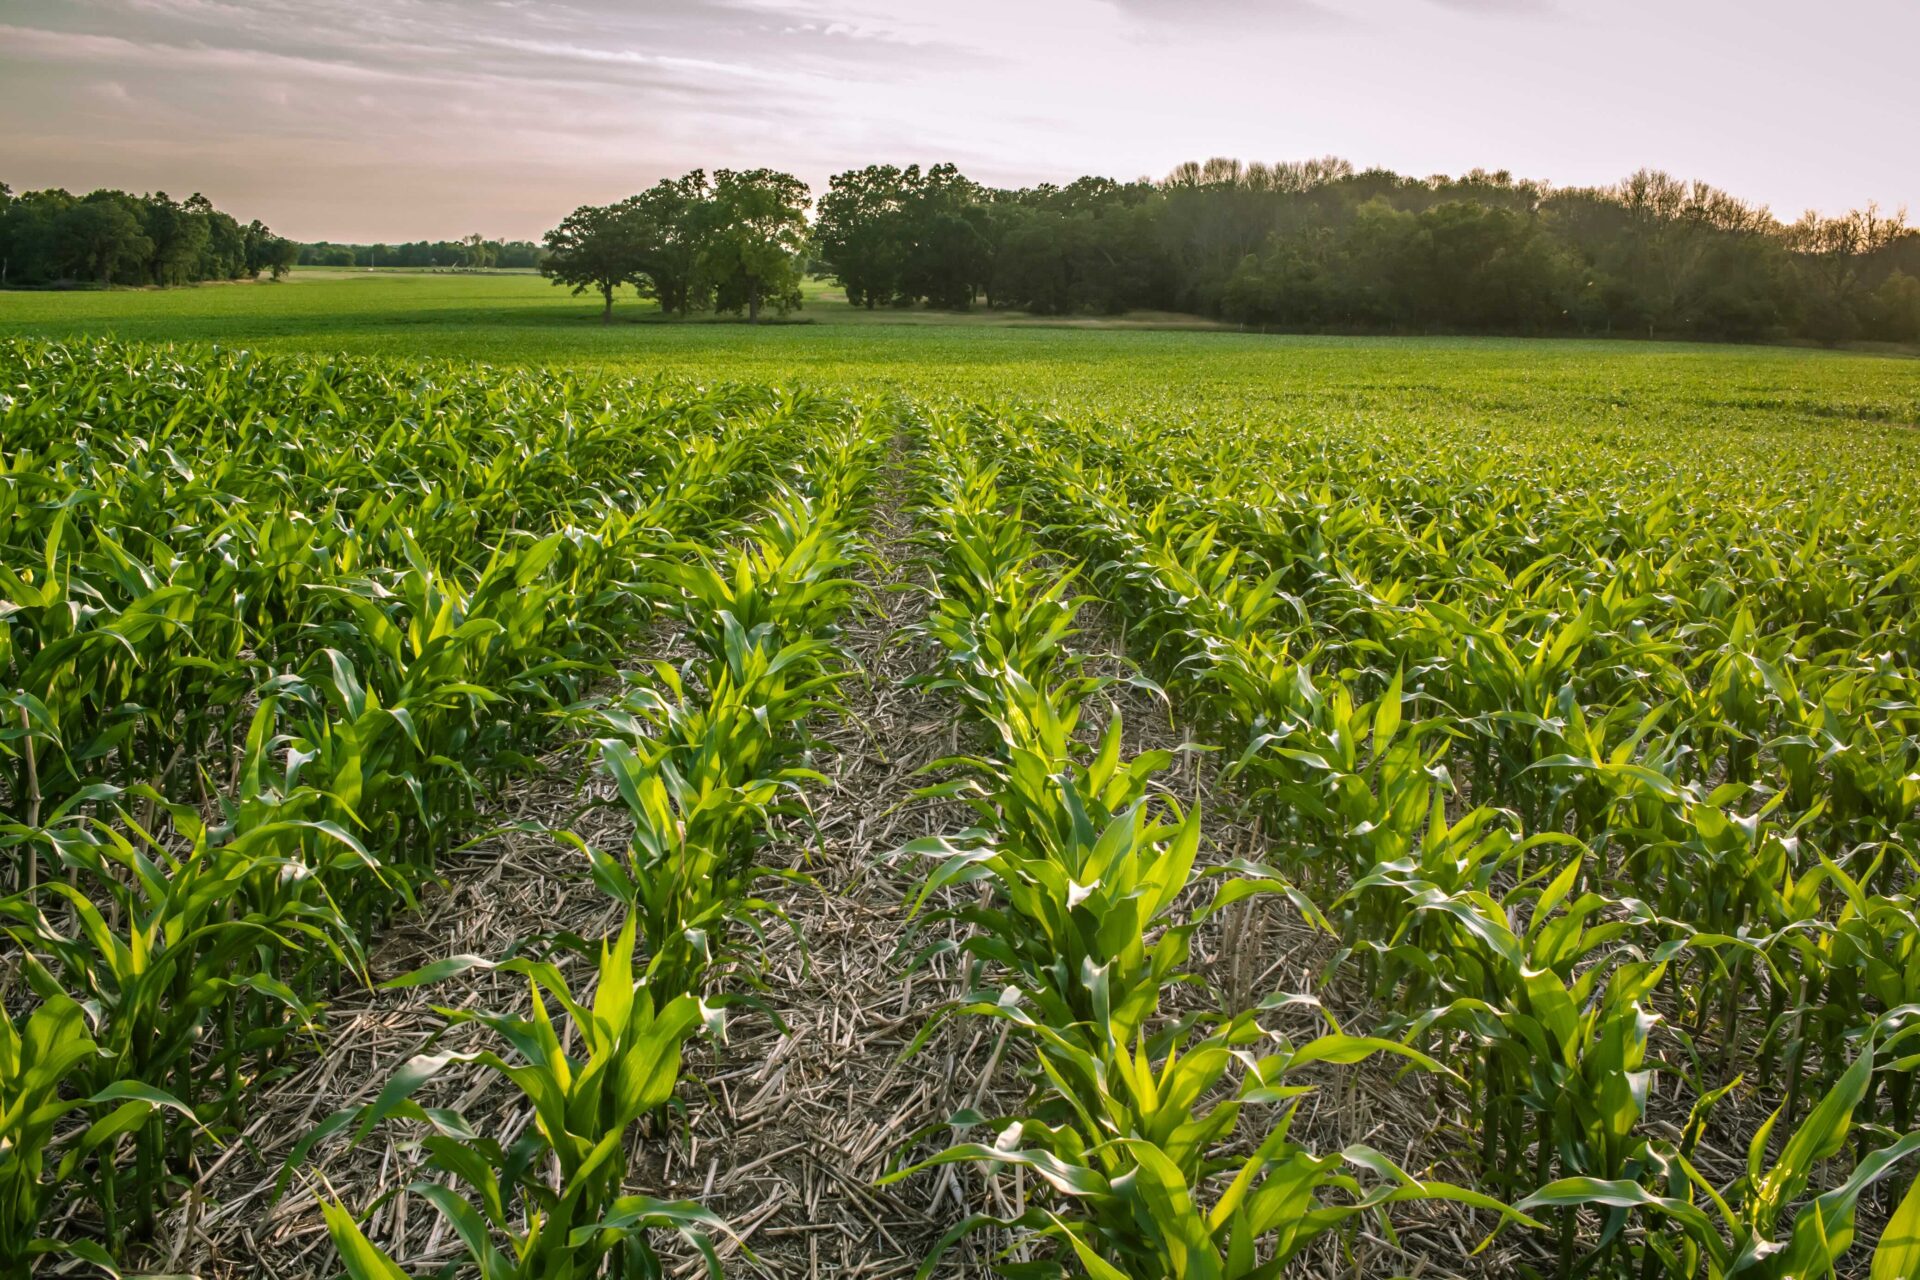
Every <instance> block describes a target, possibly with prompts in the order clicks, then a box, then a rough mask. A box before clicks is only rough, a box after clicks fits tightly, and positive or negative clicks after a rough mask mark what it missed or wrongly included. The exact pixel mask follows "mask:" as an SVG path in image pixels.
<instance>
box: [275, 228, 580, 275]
mask: <svg viewBox="0 0 1920 1280" xmlns="http://www.w3.org/2000/svg"><path fill="white" fill-rule="evenodd" d="M542 256H543V250H542V249H541V248H540V246H539V245H538V244H535V243H534V242H533V241H531V240H490V239H488V238H487V237H485V236H482V235H479V234H474V235H470V236H465V237H463V238H461V239H459V240H414V241H410V242H408V243H406V244H336V243H335V242H333V241H331V240H316V241H314V242H313V243H311V244H303V245H301V246H300V265H301V266H303V267H437V268H458V269H461V270H466V271H475V270H481V269H485V268H489V267H491V268H528V267H537V266H539V265H540V259H541V257H542Z"/></svg>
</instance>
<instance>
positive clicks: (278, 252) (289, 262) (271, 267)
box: [266, 236, 300, 280]
mask: <svg viewBox="0 0 1920 1280" xmlns="http://www.w3.org/2000/svg"><path fill="white" fill-rule="evenodd" d="M266 253H267V271H268V272H269V274H270V275H271V276H272V278H273V279H275V280H279V279H280V278H281V277H283V276H285V275H286V274H287V272H289V271H291V270H293V268H294V267H295V265H297V264H298V263H299V261H300V244H299V242H298V241H295V240H286V239H282V238H281V237H279V236H270V237H268V239H267V245H266Z"/></svg>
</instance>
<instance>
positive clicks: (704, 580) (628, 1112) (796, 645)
mask: <svg viewBox="0 0 1920 1280" xmlns="http://www.w3.org/2000/svg"><path fill="white" fill-rule="evenodd" d="M874 447H875V442H874V439H873V437H872V436H870V435H861V434H857V433H855V432H852V431H849V432H847V433H846V434H844V435H827V436H825V437H822V438H821V439H818V440H816V441H815V442H814V443H812V444H811V445H810V446H809V447H808V449H807V450H806V451H805V453H804V456H803V458H802V459H801V461H800V462H799V463H798V464H797V466H796V476H795V483H794V484H793V485H792V486H791V487H783V488H782V489H781V490H780V491H779V492H778V493H777V494H776V496H775V498H774V499H773V501H772V502H771V503H770V509H769V512H768V514H767V515H766V517H765V518H764V519H762V520H761V521H759V522H758V523H756V524H755V525H754V526H752V528H751V529H750V530H749V531H748V534H747V536H746V538H745V539H744V540H743V541H741V542H740V543H738V544H737V545H734V546H732V547H731V548H729V549H728V550H726V551H725V552H722V553H719V554H716V555H704V554H703V555H697V556H696V557H695V558H694V559H692V560H691V561H689V562H685V563H682V564H678V565H675V566H672V567H670V568H666V569H665V570H664V571H663V573H662V576H661V581H662V584H663V586H664V587H665V588H666V590H667V592H668V598H669V600H670V601H671V604H670V606H669V607H670V608H672V609H673V611H674V612H675V613H676V614H677V615H678V617H679V618H680V620H681V621H682V622H683V623H684V624H685V627H686V636H687V638H688V640H689V641H690V642H691V644H692V645H693V647H694V648H695V650H696V651H697V657H696V658H695V659H693V660H692V661H691V662H690V663H689V664H688V666H687V668H686V669H685V670H677V669H675V668H673V667H671V666H668V665H666V664H664V663H662V664H658V665H656V667H655V668H654V669H653V670H652V671H651V672H649V673H645V674H644V675H640V676H636V677H632V678H630V680H629V686H628V688H627V689H626V690H625V691H624V692H623V693H622V694H620V695H619V696H618V697H616V698H614V699H612V700H610V701H607V702H604V703H602V704H598V705H593V706H590V707H584V708H576V709H575V711H574V713H573V715H574V717H575V719H576V721H577V722H578V723H580V724H581V725H582V727H583V728H587V729H589V730H591V731H592V732H593V733H595V734H596V735H598V737H597V741H598V749H599V753H600V763H601V767H602V768H603V770H604V771H605V772H606V773H607V774H608V775H609V776H610V778H611V781H612V782H613V784H614V787H615V790H616V791H617V793H618V795H619V796H620V798H621V800H622V801H623V802H624V805H625V808H626V811H627V813H628V815H629V816H630V818H631V819H632V824H633V835H632V838H631V840H630V842H629V843H628V846H627V848H626V849H625V850H624V851H623V852H622V853H618V854H616V853H612V852H609V851H607V850H603V849H599V848H595V847H593V846H591V845H588V844H586V843H584V842H581V846H580V847H581V849H582V851H583V852H584V853H585V855H586V856H587V858H588V859H589V861H590V864H591V868H592V876H593V880H594V883H595V884H596V885H598V886H599V888H600V889H601V890H603V891H604V892H605V893H607V894H608V895H609V896H610V897H611V898H613V899H614V900H615V901H616V902H618V903H620V904H621V905H622V906H623V907H624V909H625V911H624V923H623V924H622V926H621V928H620V930H619V932H618V933H617V934H616V935H614V936H612V937H608V938H603V939H598V940H596V941H595V942H594V943H593V944H589V943H586V942H580V941H576V942H575V943H573V944H572V945H573V947H574V949H575V950H578V951H580V952H582V953H583V954H584V955H585V956H586V957H587V958H588V959H590V960H592V961H594V965H593V975H592V979H591V983H592V992H591V995H590V996H588V995H586V994H585V993H583V992H581V991H580V990H579V986H578V984H577V983H569V981H568V979H567V977H566V975H565V973H564V972H563V970H562V967H561V965H560V964H558V963H554V962H553V961H551V960H545V959H531V958H522V957H516V958H513V959H510V960H507V961H504V962H501V963H499V964H496V963H495V962H493V961H492V960H489V959H487V958H485V957H481V956H471V955H463V956H451V957H447V958H446V959H443V960H440V961H437V962H435V963H433V964H430V965H428V966H427V967H425V968H424V969H421V970H419V971H417V972H415V973H412V974H408V975H405V976H403V977H400V978H396V979H394V980H392V981H391V982H389V983H387V984H385V985H386V986H388V987H409V986H416V985H420V984H424V983H430V982H431V983H440V982H446V981H449V980H451V979H454V978H457V977H459V976H460V975H462V974H466V973H469V972H472V971H474V970H479V969H498V970H501V971H504V972H508V973H513V974H517V975H520V976H522V977H524V978H525V980H526V982H527V986H528V996H529V1005H530V1014H522V1013H520V1012H518V1011H512V1012H499V1013H487V1012H475V1011H473V1010H471V1009H465V1008H444V1009H441V1010H440V1013H441V1014H442V1015H443V1016H444V1017H445V1018H446V1020H447V1022H448V1025H450V1026H452V1025H459V1024H462V1023H478V1024H480V1025H481V1026H482V1027H483V1028H484V1029H485V1030H487V1031H489V1032H491V1033H492V1036H493V1038H494V1039H495V1040H497V1041H498V1042H499V1043H500V1044H501V1048H500V1049H499V1050H495V1049H479V1050H472V1051H464V1052H439V1053H428V1054H422V1055H419V1056H416V1057H415V1058H413V1059H411V1060H410V1061H409V1062H407V1063H406V1064H404V1065H403V1066H402V1067H401V1068H400V1069H399V1070H398V1071H397V1072H396V1073H395V1075H394V1076H393V1078H392V1080H391V1081H389V1083H388V1084H387V1086H386V1087H385V1088H384V1089H383V1090H382V1091H381V1093H380V1096H379V1097H378V1098H377V1099H376V1100H375V1101H374V1102H373V1103H370V1104H368V1105H367V1106H365V1107H359V1108H352V1109H349V1110H346V1111H341V1112H337V1113H335V1114H334V1115H333V1116H332V1117H330V1118H329V1119H328V1120H326V1121H325V1122H324V1123H322V1124H321V1125H320V1126H319V1128H318V1129H316V1130H315V1131H314V1133H313V1134H312V1135H310V1136H309V1137H308V1138H307V1139H306V1140H305V1141H303V1142H302V1143H301V1145H300V1146H299V1147H298V1148H297V1149H296V1150H295V1152H294V1153H293V1155H292V1156H291V1157H290V1158H289V1161H288V1171H289V1172H291V1171H292V1170H293V1169H295V1168H296V1167H297V1166H298V1165H299V1164H300V1163H301V1161H302V1160H303V1159H304V1158H305V1156H306V1154H307V1153H308V1151H310V1150H311V1149H312V1147H313V1145H314V1144H315V1143H318V1142H320V1141H322V1140H324V1139H326V1138H328V1137H329V1136H331V1135H332V1134H334V1133H337V1132H340V1131H343V1130H345V1131H349V1133H350V1137H351V1140H352V1141H354V1142H358V1141H360V1140H362V1139H364V1138H365V1137H366V1136H367V1135H368V1134H369V1133H370V1132H372V1131H373V1130H374V1128H375V1127H376V1126H377V1125H380V1124H382V1123H386V1122H393V1121H410V1122H414V1123H415V1124H418V1125H420V1126H422V1127H423V1130H424V1133H425V1136H424V1137H423V1138H422V1139H421V1140H420V1146H421V1149H422V1150H423V1152H424V1153H425V1159H424V1161H423V1163H422V1165H421V1167H420V1168H419V1169H418V1170H417V1173H418V1180H416V1181H414V1182H413V1183H411V1184H410V1185H409V1187H408V1188H407V1190H408V1192H409V1193H410V1194H414V1195H418V1196H420V1197H422V1198H423V1199H425V1200H427V1201H428V1202H429V1203H430V1204H432V1205H433V1207H434V1208H435V1209H436V1210H437V1211H438V1212H439V1213H440V1215H441V1216H442V1217H443V1218H444V1219H445V1221H446V1224H447V1225H448V1227H449V1228H450V1229H451V1231H452V1234H453V1235H454V1236H455V1238H457V1239H458V1241H459V1242H460V1245H461V1247H462V1250H463V1252H464V1253H465V1255H466V1261H467V1262H469V1263H470V1264H471V1265H473V1266H474V1267H475V1268H476V1269H477V1271H478V1273H479V1275H480V1276H481V1277H483V1280H570V1278H573V1277H588V1276H612V1277H655V1276H659V1275H661V1274H662V1270H661V1267H662V1263H661V1259H660V1257H659V1255H658V1254H657V1253H656V1252H655V1249H654V1246H653V1243H652V1240H651V1238H650V1236H651V1233H653V1232H655V1231H658V1230H672V1231H675V1232H677V1233H679V1234H680V1235H681V1236H683V1237H684V1238H685V1239H686V1240H687V1241H688V1242H689V1243H690V1244H691V1245H692V1246H693V1247H694V1248H695V1249H697V1250H698V1251H699V1252H700V1253H701V1255H702V1256H703V1257H704V1258H705V1260H706V1263H707V1266H708V1269H709V1272H710V1273H712V1274H718V1271H719V1260H718V1257H717V1254H716V1252H715V1249H714V1245H713V1241H712V1238H711V1237H712V1234H713V1233H714V1232H715V1231H724V1230H725V1229H726V1228H725V1224H723V1223H722V1222H720V1221H719V1220H718V1219H716V1218H714V1217H713V1216H712V1215H711V1214H710V1213H708V1212H706V1211H705V1210H704V1209H702V1208H701V1207H699V1206H698V1205H696V1204H694V1203H691V1202H688V1201H674V1202H665V1201H661V1200H658V1199H655V1198H653V1197H650V1196H645V1195H631V1194H627V1193H626V1192H625V1188H624V1179H625V1175H626V1172H627V1170H628V1169H629V1168H630V1167H631V1165H632V1164H633V1161H634V1158H635V1155H636V1154H637V1150H638V1147H639V1144H640V1142H641V1140H642V1137H643V1136H644V1134H645V1132H646V1129H647V1126H648V1125H649V1124H650V1123H655V1122H656V1121H655V1118H656V1117H657V1116H658V1114H659V1113H660V1112H661V1111H662V1109H663V1108H664V1107H666V1106H667V1105H668V1104H669V1103H670V1102H671V1100H672V1099H673V1097H674V1091H675V1086H676V1085H677V1083H678V1081H679V1077H680V1073H681V1066H682V1054H683V1050H684V1048H685V1046H686V1045H687V1043H688V1042H689V1040H691V1039H692V1038H693V1037H695V1036H698V1035H701V1034H715V1035H718V1034H721V1033H722V1031H723V1027H724V1013H725V1010H726V1008H727V1007H728V1006H729V1005H732V1004H737V1003H742V1002H744V1003H747V1004H758V1003H759V999H758V996H757V995H756V994H755V992H756V990H757V988H758V986H759V983H758V980H757V972H758V968H759V965H758V963H757V961H756V959H755V957H754V956H753V954H752V948H753V947H754V945H755V942H756V940H757V939H759V938H762V937H764V935H765V930H766V928H767V927H768V926H769V925H770V924H772V923H774V921H773V920H772V919H771V917H774V916H777V915H778V914H779V913H778V909H777V908H776V907H774V906H773V905H772V904H771V903H769V902H768V901H766V900H765V899H763V898H761V897H759V896H758V888H759V886H760V884H761V883H762V882H763V881H765V880H767V879H768V878H770V877H774V876H789V877H791V876H796V875H797V874H798V873H795V872H791V871H785V870H775V869H773V868H772V867H770V866H768V865H766V864H764V863H763V862H762V860H761V856H760V855H761V854H762V852H763V849H764V847H765V845H766V843H767V842H768V840H769V839H771V838H772V837H773V836H774V835H775V834H776V832H777V831H778V830H779V829H780V825H781V820H782V819H785V818H791V817H795V816H800V815H803V814H804V812H805V809H806V794H805V793H806V789H807V787H808V786H809V785H810V784H811V783H813V782H816V781H822V780H823V779H821V778H820V776H819V775H818V774H816V773H814V772H813V771H812V770H811V769H810V768H808V767H807V765H806V757H807V754H808V752H809V750H810V748H811V745H812V744H811V741H810V739H809V738H808V736H807V733H806V724H807V722H808V720H809V719H810V718H812V717H813V716H814V715H816V714H817V713H819V712H821V711H823V710H825V709H827V708H829V707H831V706H832V705H833V699H834V696H835V693H836V690H837V688H838V686H839V683H840V681H841V679H842V677H843V675H844V674H845V670H844V664H843V662H842V660H841V659H840V657H839V654H838V651H837V650H836V649H835V647H834V646H833V644H832V641H831V638H830V637H831V632H832V628H833V624H834V623H835V621H836V620H837V619H838V618H839V616H840V615H841V614H842V613H843V612H844V611H845V610H846V609H847V608H848V606H849V605H850V603H851V600H852V593H853V587H854V584H853V582H852V581H851V580H850V579H848V578H846V577H844V576H843V574H844V571H845V570H846V569H847V568H848V567H849V565H850V564H851V560H850V558H849V556H850V552H851V549H852V548H851V540H852V537H853V534H854V529H855V527H856V526H857V524H858V522H859V520H860V518H861V515H862V510H863V504H864V499H863V497H862V495H863V493H864V492H865V490H866V489H867V487H868V481H869V479H870V476H871V470H872V454H873V452H874ZM641 957H644V961H642V960H641ZM726 979H731V980H732V981H731V984H728V983H727V982H726V981H725V980H726ZM742 988H744V990H742ZM548 1001H552V1002H553V1003H554V1004H555V1005H556V1006H557V1007H558V1008H559V1010H560V1011H561V1013H562V1015H563V1018H562V1021H561V1025H560V1027H559V1028H557V1029H556V1027H555V1025H554V1020H553V1018H552V1016H551V1014H550V1011H549V1008H548ZM470 1064H478V1065H479V1066H480V1067H482V1068H484V1069H485V1070H487V1071H488V1072H491V1073H494V1074H496V1075H497V1076H498V1077H499V1078H500V1079H501V1080H502V1081H503V1082H504V1083H505V1084H506V1085H508V1086H509V1087H510V1088H512V1089H513V1090H515V1091H517V1093H518V1094H519V1095H520V1100H521V1102H522V1103H523V1104H524V1106H525V1108H526V1109H530V1110H531V1112H532V1116H533V1122H532V1124H531V1125H528V1126H526V1127H525V1129H524V1130H521V1131H520V1132H519V1134H518V1136H513V1135H500V1136H496V1135H490V1134H486V1133H482V1132H480V1131H478V1130H476V1128H475V1127H474V1126H473V1125H472V1124H471V1123H469V1122H468V1120H467V1119H466V1118H465V1117H464V1116H462V1115H461V1114H460V1113H459V1112H458V1111H455V1110H452V1109H449V1108H445V1107H431V1106H423V1105H421V1104H420V1103H419V1102H418V1101H416V1100H415V1094H416V1093H418V1092H419V1091H421V1090H422V1089H424V1088H428V1087H429V1086H431V1084H432V1082H433V1081H434V1080H435V1079H436V1078H437V1077H438V1076H440V1075H441V1074H442V1073H443V1072H445V1071H447V1069H448V1068H449V1067H454V1066H465V1065H470ZM324 1208H325V1212H326V1215H327V1221H328V1227H329V1229H330V1231H331V1232H332V1235H333V1239H334V1242H335V1245H336V1247H337V1248H338V1250H339V1252H340V1255H341V1257H342V1259H343V1260H344V1261H345V1263H346V1265H347V1269H348V1273H349V1275H350V1276H352V1277H354V1280H401V1278H403V1277H404V1276H405V1274H406V1273H405V1272H403V1271H402V1270H401V1269H400V1266H399V1265H398V1264H397V1263H396V1262H395V1261H394V1260H393V1258H392V1257H391V1255H389V1254H388V1253H387V1252H386V1251H384V1250H382V1249H381V1248H379V1247H378V1246H377V1245H375V1244H373V1243H372V1242H370V1241H369V1240H368V1239H367V1237H366V1236H365V1235H364V1234H363V1233H362V1232H361V1230H360V1228H359V1225H358V1224H357V1223H356V1222H355V1220H354V1218H353V1217H352V1215H351V1214H350V1213H348V1211H347V1210H346V1208H345V1207H344V1206H343V1205H341V1204H339V1203H338V1202H334V1203H330V1204H327V1205H325V1206H324ZM503 1245H504V1247H503Z"/></svg>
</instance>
